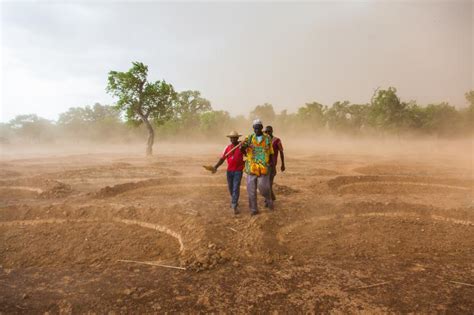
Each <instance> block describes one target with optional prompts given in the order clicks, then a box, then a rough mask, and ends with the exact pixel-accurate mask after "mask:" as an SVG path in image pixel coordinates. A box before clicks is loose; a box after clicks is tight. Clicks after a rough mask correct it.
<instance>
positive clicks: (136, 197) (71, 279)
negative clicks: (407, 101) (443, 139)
mask: <svg viewBox="0 0 474 315" xmlns="http://www.w3.org/2000/svg"><path fill="white" fill-rule="evenodd" d="M217 148H219V147H216V150H215V151H216V152H219V150H218V149H217ZM158 151H159V150H158ZM215 157H216V156H215V154H214V155H213V154H208V153H198V154H194V155H193V156H190V155H189V149H188V150H187V151H184V152H180V151H179V150H175V151H166V152H164V153H161V154H160V153H159V154H158V155H157V156H154V157H153V158H144V157H142V156H141V155H140V154H133V153H129V154H124V153H107V154H105V153H103V154H90V155H81V154H76V155H57V154H56V155H50V156H47V155H46V156H42V157H36V158H31V157H28V158H25V157H23V158H19V157H15V156H8V157H3V159H2V160H1V162H0V174H1V175H2V180H1V181H0V312H3V313H42V312H50V313H51V312H52V313H60V312H62V313H71V312H72V313H83V312H96V313H106V312H110V311H113V312H115V313H154V312H157V313H163V312H178V311H180V312H232V313H233V312H238V313H248V312H251V313H262V312H264V313H267V312H284V313H301V312H316V313H330V312H331V313H334V312H335V313H361V312H363V313H393V312H395V313H410V312H415V313H452V314H472V312H473V311H474V287H473V286H472V285H474V209H473V199H472V197H473V194H472V192H473V187H474V178H473V176H472V164H470V161H469V158H466V157H464V159H463V157H462V156H461V157H459V156H455V157H454V158H453V157H451V156H449V157H446V154H444V153H443V155H441V154H440V155H433V156H430V157H429V158H426V156H425V157H424V158H425V160H424V161H420V160H419V159H418V158H413V155H408V154H399V155H397V156H394V155H390V156H387V155H383V154H357V153H350V154H343V153H340V152H336V153H328V152H320V153H318V152H316V153H315V152H306V151H304V150H298V151H296V150H295V151H294V152H292V151H291V146H289V149H287V171H286V172H285V173H283V174H281V173H279V174H278V176H277V177H276V183H277V184H276V187H275V191H276V194H277V201H276V209H275V211H274V212H269V211H266V209H264V207H263V202H262V200H260V201H259V202H260V207H261V212H262V213H261V214H260V215H258V216H256V217H250V215H249V210H248V206H247V198H246V190H245V185H244V181H245V179H244V181H243V183H242V187H241V200H240V207H241V210H242V214H241V215H239V216H234V215H233V214H232V213H231V211H230V209H229V196H228V192H227V187H226V181H225V174H224V170H223V169H222V170H219V172H218V173H217V174H215V175H211V174H209V173H207V172H206V171H205V170H204V169H203V168H202V167H201V166H202V165H203V164H210V163H213V162H215ZM453 159H454V160H453ZM471 159H472V157H471ZM448 161H449V162H448ZM123 260H126V261H123ZM130 261H135V262H130ZM140 262H142V263H149V264H142V263H140ZM157 264H159V265H166V266H172V267H180V268H181V269H174V268H167V267H163V266H157Z"/></svg>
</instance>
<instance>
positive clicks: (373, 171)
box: [353, 162, 466, 176]
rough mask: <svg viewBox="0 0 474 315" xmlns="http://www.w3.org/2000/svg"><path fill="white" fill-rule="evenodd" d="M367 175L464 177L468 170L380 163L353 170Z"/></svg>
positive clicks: (423, 164) (416, 164)
mask: <svg viewBox="0 0 474 315" xmlns="http://www.w3.org/2000/svg"><path fill="white" fill-rule="evenodd" d="M353 171H354V172H358V173H361V174H365V175H405V176H462V175H465V173H466V170H463V169H461V168H455V167H440V166H439V165H437V166H430V165H427V164H425V163H414V164H413V163H412V164H399V163H397V162H393V163H379V164H372V165H368V166H363V167H358V168H355V169H353Z"/></svg>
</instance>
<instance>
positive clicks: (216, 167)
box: [214, 158, 225, 171]
mask: <svg viewBox="0 0 474 315" xmlns="http://www.w3.org/2000/svg"><path fill="white" fill-rule="evenodd" d="M224 161H225V160H224V159H223V158H220V159H219V161H217V164H216V165H215V166H214V170H215V171H217V169H218V168H219V166H221V165H222V163H224Z"/></svg>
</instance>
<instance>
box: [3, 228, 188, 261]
mask: <svg viewBox="0 0 474 315" xmlns="http://www.w3.org/2000/svg"><path fill="white" fill-rule="evenodd" d="M179 254H180V244H179V242H178V240H177V239H176V238H174V237H172V236H170V235H168V234H166V233H161V232H159V231H157V230H155V229H150V228H144V227H141V226H138V225H135V224H124V223H120V222H74V221H73V222H71V221H55V222H54V221H51V222H49V223H45V222H41V221H38V222H36V223H35V222H29V223H27V224H21V223H19V224H6V223H3V224H2V225H0V265H2V266H3V267H4V268H25V267H47V266H56V267H63V266H64V267H71V266H96V267H97V266H107V265H111V264H117V263H118V262H117V261H118V260H137V261H169V260H172V259H176V258H177V257H178V256H179Z"/></svg>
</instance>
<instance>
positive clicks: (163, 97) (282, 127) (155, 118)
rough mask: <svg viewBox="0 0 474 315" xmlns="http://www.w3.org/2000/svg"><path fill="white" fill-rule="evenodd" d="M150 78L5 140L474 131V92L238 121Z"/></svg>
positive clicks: (381, 98)
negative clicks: (460, 101)
mask: <svg viewBox="0 0 474 315" xmlns="http://www.w3.org/2000/svg"><path fill="white" fill-rule="evenodd" d="M147 75H148V67H147V66H145V65H144V64H142V63H133V67H132V68H131V69H130V70H129V71H127V72H116V71H111V72H110V73H109V80H108V85H107V91H108V92H109V93H110V94H111V95H113V96H114V97H115V98H116V99H117V103H116V104H114V105H102V104H95V105H93V106H85V107H72V108H70V109H69V110H67V111H66V112H64V113H62V114H60V115H59V118H58V119H57V121H51V120H47V119H44V118H41V117H38V116H37V115H35V114H29V115H19V116H17V117H15V118H14V119H12V120H11V121H10V122H8V123H1V124H0V133H1V134H0V141H1V142H2V143H16V142H21V143H48V142H49V143H54V142H55V143H58V142H61V141H66V142H70V141H76V142H81V141H84V142H104V141H106V142H109V143H118V142H121V143H123V142H136V141H141V140H140V139H143V138H144V137H146V136H148V138H147V146H146V147H147V151H146V152H147V154H151V153H152V145H153V141H154V137H155V133H156V134H157V135H159V137H160V138H161V139H173V140H175V139H177V138H184V139H189V138H191V137H193V138H197V139H217V138H219V137H222V135H224V134H225V133H226V132H228V131H229V130H231V129H237V130H239V131H241V132H244V131H247V132H250V130H251V121H252V119H254V118H257V117H258V118H260V119H262V121H263V122H264V124H271V125H273V126H274V127H275V130H276V132H277V133H285V134H291V133H296V132H297V133H299V134H301V133H302V132H304V133H317V134H338V135H344V134H347V135H358V136H365V135H370V136H372V135H377V136H381V135H382V136H383V135H397V136H405V135H408V134H416V135H427V136H435V137H458V136H472V135H473V133H474V91H469V92H467V93H466V94H465V97H466V101H467V103H468V106H467V107H465V108H462V109H457V108H456V107H454V106H452V105H450V104H448V103H445V102H442V103H438V104H428V105H426V106H421V105H418V104H417V103H416V102H414V101H410V102H405V101H402V100H400V98H399V97H398V95H397V90H396V89H395V88H393V87H389V88H388V89H377V90H376V91H375V92H374V94H373V96H372V98H371V100H370V101H369V102H368V103H366V104H351V103H350V102H349V101H338V102H335V103H334V104H332V106H328V105H323V104H321V103H318V102H311V103H306V104H304V105H303V106H301V107H299V108H298V109H297V111H296V112H293V113H289V112H288V111H287V110H283V111H281V112H280V113H276V112H275V109H274V107H273V105H272V104H268V103H265V104H262V105H258V106H256V107H255V108H254V109H253V110H252V111H251V112H250V113H249V115H248V116H247V117H244V116H235V117H232V116H231V115H230V114H229V113H228V112H227V111H221V110H214V109H213V108H212V106H211V103H210V101H208V100H207V99H205V98H204V97H202V96H201V93H200V92H199V91H194V90H188V91H181V92H177V91H175V90H174V88H173V86H172V85H171V84H169V83H167V82H165V81H164V80H163V81H156V82H149V81H148V80H147Z"/></svg>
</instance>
